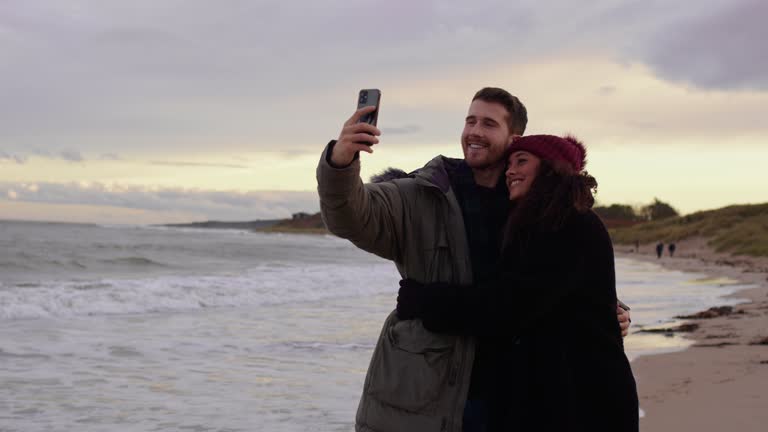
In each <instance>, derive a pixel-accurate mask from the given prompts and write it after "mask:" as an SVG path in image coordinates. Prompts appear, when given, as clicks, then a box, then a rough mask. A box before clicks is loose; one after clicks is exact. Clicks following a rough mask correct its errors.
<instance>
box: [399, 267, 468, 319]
mask: <svg viewBox="0 0 768 432" xmlns="http://www.w3.org/2000/svg"><path fill="white" fill-rule="evenodd" d="M467 288H471V287H468V286H462V285H451V284H447V283H439V282H437V283H429V284H423V283H421V282H417V281H415V280H413V279H403V280H401V281H400V290H399V291H398V295H397V317H398V318H400V319H401V320H409V319H416V318H419V319H421V320H422V324H423V325H424V328H426V329H427V330H430V331H434V332H453V331H456V330H461V329H463V327H464V322H465V321H466V320H464V319H463V318H464V316H465V315H466V311H465V310H464V308H465V306H466V305H465V304H464V302H465V300H466V299H465V298H464V297H465V296H463V294H466V293H467V292H468V291H470V290H468V289H467Z"/></svg>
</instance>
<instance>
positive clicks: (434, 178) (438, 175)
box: [370, 156, 462, 193]
mask: <svg viewBox="0 0 768 432" xmlns="http://www.w3.org/2000/svg"><path fill="white" fill-rule="evenodd" d="M460 163H462V159H454V158H449V157H445V156H437V157H435V158H434V159H432V160H431V161H429V162H427V164H426V165H424V166H423V167H421V168H419V169H417V170H415V171H412V172H410V173H407V172H405V171H403V170H401V169H399V168H392V167H389V168H387V169H385V170H384V171H382V172H380V173H378V174H376V175H373V176H371V179H370V182H371V183H382V182H387V181H393V180H398V179H404V178H413V179H415V180H416V181H417V182H419V183H422V184H425V185H427V186H434V187H437V188H438V189H440V190H441V191H442V192H443V193H446V192H448V190H449V189H450V188H451V182H450V178H451V175H452V173H453V172H454V171H455V170H456V169H457V167H458V166H459V164H460Z"/></svg>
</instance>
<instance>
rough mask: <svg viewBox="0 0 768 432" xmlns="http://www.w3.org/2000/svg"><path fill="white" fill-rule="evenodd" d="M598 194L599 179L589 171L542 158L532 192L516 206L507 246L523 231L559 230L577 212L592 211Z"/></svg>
mask: <svg viewBox="0 0 768 432" xmlns="http://www.w3.org/2000/svg"><path fill="white" fill-rule="evenodd" d="M596 192H597V180H595V178H594V177H592V176H591V175H589V173H588V172H586V171H582V172H578V173H576V172H574V171H573V168H571V166H570V165H569V164H568V163H566V162H561V161H550V160H545V159H542V160H541V163H540V165H539V169H538V172H537V175H536V178H535V179H534V180H533V183H532V184H531V188H530V189H529V190H528V193H526V194H525V196H523V197H522V198H521V199H520V200H518V201H517V202H515V203H513V204H512V210H511V211H510V214H509V218H508V219H507V224H506V228H505V230H504V231H505V234H504V244H507V243H508V242H509V241H510V240H511V239H512V238H514V237H516V235H517V233H519V232H520V231H522V230H529V229H534V230H537V231H545V232H554V231H558V230H559V229H561V228H562V227H563V226H564V225H565V223H566V221H567V220H568V218H569V216H571V215H573V214H574V212H578V213H585V212H587V211H589V209H591V208H592V206H593V205H594V204H595V197H594V193H596Z"/></svg>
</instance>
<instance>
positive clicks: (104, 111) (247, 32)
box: [0, 0, 768, 223]
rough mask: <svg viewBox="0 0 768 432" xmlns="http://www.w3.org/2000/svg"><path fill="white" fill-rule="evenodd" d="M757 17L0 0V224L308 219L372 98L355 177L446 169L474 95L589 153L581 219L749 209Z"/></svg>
mask: <svg viewBox="0 0 768 432" xmlns="http://www.w3.org/2000/svg"><path fill="white" fill-rule="evenodd" d="M766 16H768V2H765V1H762V0H744V1H736V0H689V1H682V0H677V1H675V0H643V1H632V0H627V1H617V0H595V1H591V2H573V1H570V0H552V1H541V0H536V1H533V0H531V1H526V0H522V1H515V2H510V1H507V0H505V1H495V0H494V1H482V0H476V1H473V2H469V1H466V0H464V1H454V0H441V1H419V0H408V1H406V0H387V1H373V0H355V1H351V0H346V1H341V0H301V1H299V0H297V1H293V2H288V1H282V0H250V1H239V0H230V1H216V2H214V1H198V0H184V1H182V0H152V1H149V0H132V1H130V2H127V1H117V0H93V1H53V0H49V1H42V0H41V1H27V0H0V78H2V79H0V219H35V220H61V221H87V222H99V223H157V222H178V221H192V220H204V219H224V220H252V219H259V218H276V217H286V216H289V215H290V213H291V212H296V211H316V210H317V209H318V204H317V198H316V195H315V192H314V188H315V186H316V184H315V179H314V169H315V166H316V163H317V159H318V156H319V153H320V151H321V150H322V148H323V146H324V145H325V144H326V142H327V141H328V140H329V139H331V138H334V137H336V136H337V135H338V133H339V130H340V127H341V124H342V123H343V122H344V121H345V120H346V118H347V117H349V115H350V114H351V113H352V111H354V107H355V102H356V95H357V91H358V89H360V88H371V87H376V88H380V89H381V90H382V93H383V98H382V107H381V114H380V119H379V126H380V127H381V128H382V130H383V136H382V140H381V144H380V145H379V146H378V147H377V149H376V153H375V154H373V155H371V156H369V155H364V156H363V164H364V168H363V176H364V177H366V178H367V177H368V176H369V175H371V174H373V173H374V172H377V171H380V170H381V169H383V168H385V167H387V166H398V167H401V168H404V169H406V170H411V169H415V168H417V167H419V166H421V165H423V163H425V162H426V161H427V160H429V159H430V158H431V157H433V156H434V155H436V154H445V155H449V156H460V155H461V150H460V146H459V135H460V133H461V129H462V127H463V118H464V116H465V114H466V110H467V107H468V106H469V102H470V100H471V97H472V95H473V94H474V92H475V91H476V90H478V89H479V88H481V87H485V86H498V87H503V88H506V89H508V90H509V91H510V92H512V93H513V94H516V95H517V96H519V97H520V98H521V99H522V100H523V102H524V103H525V104H526V105H527V107H528V112H529V117H530V122H529V127H528V130H527V131H526V133H528V134H532V133H555V134H560V133H565V132H570V133H573V134H575V135H577V136H579V137H580V138H581V139H582V140H583V141H584V142H585V143H586V144H587V146H588V149H589V163H588V166H587V168H588V170H589V171H590V172H591V173H592V174H593V175H595V177H597V179H598V182H599V183H600V186H599V190H598V200H599V202H600V203H601V204H611V203H628V204H642V203H647V202H649V201H651V200H652V199H653V198H654V197H659V198H660V199H662V200H664V201H667V202H670V203H671V204H672V205H673V206H675V207H676V208H678V209H679V210H681V211H682V212H684V213H688V212H692V211H696V210H701V209H710V208H717V207H721V206H724V205H728V204H733V203H756V202H766V201H768V193H766V190H768V187H766V185H768V170H766V169H764V168H763V166H764V165H765V160H766V156H768V150H766V147H765V144H766V140H767V139H768V121H766V120H765V119H764V118H765V117H766V114H767V113H768V56H767V55H766V54H765V53H766V51H765V47H764V46H763V45H764V43H765V41H766V40H768V30H766V29H767V28H768V26H765V25H764V22H763V21H764V19H765V17H766Z"/></svg>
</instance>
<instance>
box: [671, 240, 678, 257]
mask: <svg viewBox="0 0 768 432" xmlns="http://www.w3.org/2000/svg"><path fill="white" fill-rule="evenodd" d="M675 249H677V246H675V244H674V243H670V244H669V256H671V257H673V256H675Z"/></svg>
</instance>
